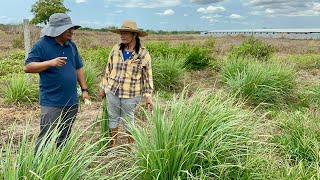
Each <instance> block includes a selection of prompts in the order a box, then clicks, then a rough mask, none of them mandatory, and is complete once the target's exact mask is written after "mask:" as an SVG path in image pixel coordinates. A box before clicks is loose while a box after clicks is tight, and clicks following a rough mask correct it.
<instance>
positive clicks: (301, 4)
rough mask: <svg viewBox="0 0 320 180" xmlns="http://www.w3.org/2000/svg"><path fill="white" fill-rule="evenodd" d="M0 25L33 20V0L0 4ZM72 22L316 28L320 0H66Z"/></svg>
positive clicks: (6, 0)
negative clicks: (128, 21) (130, 21)
mask: <svg viewBox="0 0 320 180" xmlns="http://www.w3.org/2000/svg"><path fill="white" fill-rule="evenodd" d="M0 2H1V3H0V4H1V5H0V24H19V23H21V22H22V21H23V19H31V18H32V17H33V15H32V13H31V12H30V10H31V6H32V4H34V3H35V2H36V0H0ZM64 5H65V6H66V7H67V8H69V9H70V10H71V12H69V13H68V14H69V15H70V16H71V19H72V21H73V23H74V24H78V25H81V26H82V27H90V28H104V27H109V26H116V27H119V26H121V23H122V21H124V20H134V21H136V22H137V24H138V28H141V29H145V30H146V29H148V30H165V31H182V30H196V31H210V30H234V29H261V28H320V0H125V1H123V0H65V1H64Z"/></svg>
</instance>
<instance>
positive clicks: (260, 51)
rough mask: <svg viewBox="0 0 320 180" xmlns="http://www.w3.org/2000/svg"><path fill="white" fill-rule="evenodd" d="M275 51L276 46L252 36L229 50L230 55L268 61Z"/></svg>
mask: <svg viewBox="0 0 320 180" xmlns="http://www.w3.org/2000/svg"><path fill="white" fill-rule="evenodd" d="M274 52H275V47H273V46H272V45H269V44H266V43H265V42H263V41H262V40H259V39H256V38H254V37H253V36H251V37H249V38H247V39H245V40H244V41H243V42H242V44H241V45H239V46H232V47H231V48H230V50H229V53H228V57H229V58H230V57H231V58H239V57H242V58H255V59H258V60H262V61H266V60H268V59H270V57H271V55H272V54H273V53H274Z"/></svg>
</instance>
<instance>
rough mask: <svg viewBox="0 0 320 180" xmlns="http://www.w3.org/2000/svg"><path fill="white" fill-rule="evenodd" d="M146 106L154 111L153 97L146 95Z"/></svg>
mask: <svg viewBox="0 0 320 180" xmlns="http://www.w3.org/2000/svg"><path fill="white" fill-rule="evenodd" d="M146 107H147V110H148V111H149V112H151V111H152V98H151V97H146Z"/></svg>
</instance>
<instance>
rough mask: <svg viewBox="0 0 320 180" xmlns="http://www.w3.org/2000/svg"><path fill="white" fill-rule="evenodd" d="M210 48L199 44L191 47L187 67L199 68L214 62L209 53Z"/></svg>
mask: <svg viewBox="0 0 320 180" xmlns="http://www.w3.org/2000/svg"><path fill="white" fill-rule="evenodd" d="M209 52H210V51H209V49H207V48H204V47H199V46H194V47H191V48H189V52H188V53H187V58H186V62H185V67H186V68H187V69H192V70H199V69H203V68H205V67H208V66H209V65H210V64H212V59H213V58H212V57H210V55H209Z"/></svg>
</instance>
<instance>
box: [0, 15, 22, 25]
mask: <svg viewBox="0 0 320 180" xmlns="http://www.w3.org/2000/svg"><path fill="white" fill-rule="evenodd" d="M16 23H19V21H18V20H16V19H15V18H11V17H8V16H0V24H16Z"/></svg>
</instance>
